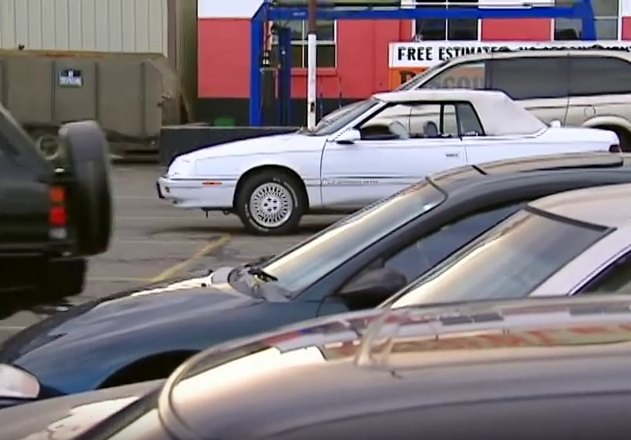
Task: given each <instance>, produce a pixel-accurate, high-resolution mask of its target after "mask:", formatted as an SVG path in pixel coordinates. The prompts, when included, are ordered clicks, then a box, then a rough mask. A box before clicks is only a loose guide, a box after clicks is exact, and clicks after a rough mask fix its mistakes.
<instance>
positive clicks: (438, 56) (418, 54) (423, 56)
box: [389, 41, 631, 69]
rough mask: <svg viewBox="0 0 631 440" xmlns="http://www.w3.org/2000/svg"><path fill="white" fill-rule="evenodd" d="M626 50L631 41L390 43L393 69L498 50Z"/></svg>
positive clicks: (421, 66) (422, 66) (435, 62)
mask: <svg viewBox="0 0 631 440" xmlns="http://www.w3.org/2000/svg"><path fill="white" fill-rule="evenodd" d="M589 48H599V49H620V48H623V49H626V50H629V51H631V41H542V42H534V41H502V42H484V41H470V42H469V41H467V42H465V41H425V42H411V43H390V54H389V60H390V61H389V64H390V68H391V69H402V68H416V69H418V68H428V67H433V66H435V65H437V64H439V63H441V62H442V61H445V60H448V59H451V58H455V57H459V56H463V55H469V54H475V53H490V52H497V51H499V50H527V49H530V50H542V49H589Z"/></svg>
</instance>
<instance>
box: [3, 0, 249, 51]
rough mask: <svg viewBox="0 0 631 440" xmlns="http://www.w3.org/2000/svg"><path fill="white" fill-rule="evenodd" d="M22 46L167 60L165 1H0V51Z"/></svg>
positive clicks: (166, 9) (166, 12) (166, 14)
mask: <svg viewBox="0 0 631 440" xmlns="http://www.w3.org/2000/svg"><path fill="white" fill-rule="evenodd" d="M184 1H187V0H184ZM193 1H195V0H193ZM240 1H241V0H240ZM20 45H24V47H25V49H44V50H83V51H106V52H151V53H163V54H164V55H165V56H166V55H167V54H168V7H167V0H0V48H2V49H14V48H17V47H18V46H20Z"/></svg>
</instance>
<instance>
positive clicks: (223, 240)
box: [151, 234, 232, 283]
mask: <svg viewBox="0 0 631 440" xmlns="http://www.w3.org/2000/svg"><path fill="white" fill-rule="evenodd" d="M231 239H232V237H231V236H230V235H228V234H224V235H220V236H219V237H217V238H216V239H215V240H213V241H211V242H210V243H207V244H206V245H204V246H203V247H202V248H201V249H200V250H198V251H197V252H195V254H194V255H193V256H192V257H190V258H188V259H187V260H184V261H182V262H181V263H178V264H176V265H174V266H171V267H170V268H168V269H166V270H165V271H163V272H162V273H160V274H159V275H157V276H155V277H153V278H152V279H151V282H152V283H158V282H160V281H164V280H166V279H169V278H172V277H174V276H175V275H177V274H178V273H179V272H182V271H184V270H185V269H186V268H187V267H189V266H190V265H192V264H193V263H195V261H197V260H199V259H200V258H202V257H203V256H204V255H206V254H208V253H210V252H213V251H216V250H217V249H219V248H221V247H223V246H225V245H226V244H228V242H229V241H230V240H231Z"/></svg>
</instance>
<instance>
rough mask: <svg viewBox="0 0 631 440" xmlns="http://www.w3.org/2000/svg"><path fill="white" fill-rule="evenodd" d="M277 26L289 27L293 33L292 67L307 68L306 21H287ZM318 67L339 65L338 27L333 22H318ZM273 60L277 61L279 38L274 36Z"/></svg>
mask: <svg viewBox="0 0 631 440" xmlns="http://www.w3.org/2000/svg"><path fill="white" fill-rule="evenodd" d="M275 25H276V26H277V27H278V26H283V27H287V28H289V29H290V31H291V40H292V41H291V45H292V67H297V68H306V67H307V63H308V58H307V57H308V49H307V35H308V29H307V25H308V23H307V22H306V21H285V22H278V23H275ZM317 37H318V40H317V44H318V51H317V55H316V58H317V61H316V62H317V66H318V67H335V66H336V64H337V45H336V25H335V22H333V21H318V22H317ZM272 52H273V55H272V59H274V60H275V59H277V58H278V57H277V55H276V54H277V52H278V36H277V35H276V34H275V35H272Z"/></svg>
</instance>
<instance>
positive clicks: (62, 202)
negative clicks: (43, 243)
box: [48, 186, 68, 240]
mask: <svg viewBox="0 0 631 440" xmlns="http://www.w3.org/2000/svg"><path fill="white" fill-rule="evenodd" d="M48 225H49V228H50V229H49V236H50V238H54V239H58V240H63V239H65V238H67V237H68V229H67V226H68V210H67V207H66V189H65V188H64V187H63V186H53V187H52V188H51V189H50V210H49V212H48Z"/></svg>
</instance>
